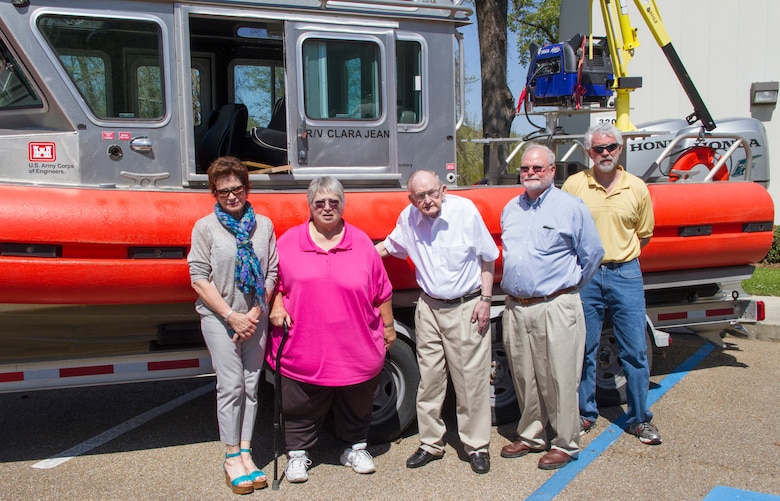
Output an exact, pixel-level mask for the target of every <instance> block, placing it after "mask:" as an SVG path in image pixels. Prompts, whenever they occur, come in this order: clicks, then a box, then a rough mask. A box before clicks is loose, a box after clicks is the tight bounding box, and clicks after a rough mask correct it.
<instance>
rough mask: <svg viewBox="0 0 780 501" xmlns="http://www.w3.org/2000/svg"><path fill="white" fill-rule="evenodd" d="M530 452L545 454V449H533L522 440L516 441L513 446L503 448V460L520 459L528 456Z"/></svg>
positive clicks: (508, 445)
mask: <svg viewBox="0 0 780 501" xmlns="http://www.w3.org/2000/svg"><path fill="white" fill-rule="evenodd" d="M529 452H544V449H532V448H531V447H528V446H527V445H526V444H524V443H523V442H521V441H520V440H515V441H514V442H512V443H511V444H507V445H505V446H503V447H502V448H501V457H502V458H520V457H523V456H525V455H526V454H528V453H529Z"/></svg>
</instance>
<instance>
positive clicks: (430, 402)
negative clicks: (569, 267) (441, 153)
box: [377, 170, 498, 473]
mask: <svg viewBox="0 0 780 501" xmlns="http://www.w3.org/2000/svg"><path fill="white" fill-rule="evenodd" d="M406 185H407V188H408V189H409V200H410V201H411V204H410V205H409V206H407V207H406V208H405V209H404V210H403V211H402V212H401V215H400V216H399V217H398V222H397V224H396V227H395V229H393V231H392V232H391V233H390V235H388V237H387V238H386V239H385V240H384V241H383V242H380V243H378V244H377V250H378V251H379V253H380V255H382V256H386V255H388V254H390V255H392V256H394V257H397V258H400V259H406V258H407V257H409V258H411V260H412V262H413V263H414V266H415V271H416V278H417V284H418V285H419V286H420V288H421V289H422V294H421V295H420V300H419V301H418V302H417V309H416V312H415V334H416V343H417V362H418V364H419V366H420V385H419V387H418V390H417V424H418V429H419V433H420V446H419V448H418V449H417V451H416V452H415V453H414V454H412V456H411V457H410V458H409V459H408V460H407V461H406V466H407V467H408V468H419V467H421V466H425V465H426V464H427V463H428V462H430V461H432V460H434V459H439V458H441V457H442V456H443V455H444V434H445V432H446V427H445V424H444V420H443V419H442V418H441V409H442V405H443V403H444V396H445V393H446V391H447V372H448V371H449V375H450V378H451V379H452V383H453V387H454V389H455V398H456V400H457V409H458V411H457V420H458V435H459V436H460V440H461V442H462V443H463V446H464V448H465V450H466V452H467V453H468V454H469V457H470V463H471V469H472V470H473V471H474V472H476V473H487V472H488V471H490V455H489V453H488V446H489V444H490V426H491V414H490V343H491V340H490V333H489V329H488V327H489V325H490V303H491V301H492V293H493V270H494V264H495V260H496V259H497V258H498V247H497V246H496V244H495V242H494V241H493V237H492V236H491V235H490V232H489V231H488V229H487V227H486V226H485V223H484V221H483V220H482V216H481V215H480V214H479V211H478V210H477V208H476V206H475V205H474V204H473V203H472V202H471V200H468V199H466V198H463V197H459V196H456V195H448V194H447V187H446V186H445V185H443V184H442V183H441V180H440V179H439V178H438V176H437V175H436V174H435V173H434V172H431V171H426V170H421V171H416V172H414V173H412V175H411V176H409V179H408V181H407V183H406Z"/></svg>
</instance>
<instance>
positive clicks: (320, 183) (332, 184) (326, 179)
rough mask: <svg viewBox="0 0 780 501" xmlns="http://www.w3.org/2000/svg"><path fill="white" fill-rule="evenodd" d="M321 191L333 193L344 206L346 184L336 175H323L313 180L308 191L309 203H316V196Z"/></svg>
mask: <svg viewBox="0 0 780 501" xmlns="http://www.w3.org/2000/svg"><path fill="white" fill-rule="evenodd" d="M320 192H328V193H333V194H334V195H336V196H337V197H338V199H339V200H340V201H341V206H342V207H343V206H344V186H342V185H341V182H340V181H339V180H338V179H336V178H335V177H332V176H322V177H318V178H315V179H312V180H311V182H310V183H309V189H308V191H307V192H306V200H307V201H308V202H309V205H311V204H313V203H314V197H316V196H317V193H320Z"/></svg>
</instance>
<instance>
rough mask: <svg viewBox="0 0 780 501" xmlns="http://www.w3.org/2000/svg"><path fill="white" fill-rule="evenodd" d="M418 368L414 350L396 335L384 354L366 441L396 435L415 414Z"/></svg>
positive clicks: (374, 440)
mask: <svg viewBox="0 0 780 501" xmlns="http://www.w3.org/2000/svg"><path fill="white" fill-rule="evenodd" d="M419 382H420V370H419V369H418V367H417V358H416V357H415V355H414V350H413V349H412V347H411V346H410V345H409V343H408V342H406V341H405V340H404V339H403V338H401V337H400V336H399V338H398V339H397V340H396V342H395V343H393V346H392V347H390V350H388V352H387V356H386V357H385V365H384V367H383V368H382V372H381V373H380V374H379V385H378V386H377V390H376V393H375V394H374V410H373V413H372V415H371V428H370V429H369V431H368V440H369V441H370V442H372V443H383V442H390V441H392V440H395V439H396V438H398V437H399V436H400V435H401V433H403V432H404V431H405V430H406V428H408V427H409V425H410V424H412V422H414V420H415V418H416V417H417V411H416V407H415V400H416V396H417V385H418V384H419Z"/></svg>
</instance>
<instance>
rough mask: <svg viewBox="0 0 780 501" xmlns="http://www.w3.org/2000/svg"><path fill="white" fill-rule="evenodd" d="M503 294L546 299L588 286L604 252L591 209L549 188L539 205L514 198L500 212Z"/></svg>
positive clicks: (559, 191)
mask: <svg viewBox="0 0 780 501" xmlns="http://www.w3.org/2000/svg"><path fill="white" fill-rule="evenodd" d="M501 240H502V242H503V263H504V274H503V278H502V280H501V288H502V289H503V290H504V292H506V293H507V294H511V295H512V296H516V297H541V296H548V295H550V294H553V293H554V292H557V291H559V290H561V289H565V288H567V287H572V286H577V287H581V286H583V285H585V284H586V283H587V282H588V281H589V280H590V279H591V277H593V275H594V274H595V273H596V270H597V269H598V267H599V265H600V264H601V258H602V257H603V256H604V249H603V248H602V247H601V239H600V238H599V233H598V230H596V223H594V221H593V216H591V214H590V210H589V209H588V207H587V206H586V205H585V204H584V203H583V202H582V200H580V199H579V198H577V197H574V196H572V195H569V194H568V193H564V192H563V191H561V190H559V189H558V188H556V187H555V186H551V187H550V188H549V189H547V190H546V191H545V192H544V193H542V194H541V195H540V196H539V197H538V198H537V199H536V200H534V201H530V200H529V199H528V197H527V196H526V194H525V193H524V194H522V195H520V196H518V197H515V198H513V199H512V200H510V201H509V203H508V204H507V205H506V207H504V210H503V211H502V212H501Z"/></svg>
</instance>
